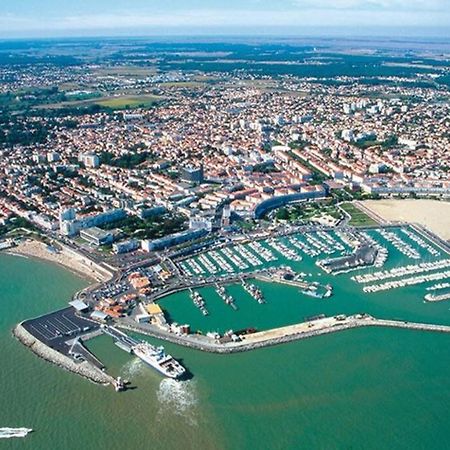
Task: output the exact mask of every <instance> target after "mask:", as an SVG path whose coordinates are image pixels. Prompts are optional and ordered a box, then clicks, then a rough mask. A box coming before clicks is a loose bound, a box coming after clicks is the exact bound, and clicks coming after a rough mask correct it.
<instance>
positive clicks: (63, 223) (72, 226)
mask: <svg viewBox="0 0 450 450" xmlns="http://www.w3.org/2000/svg"><path fill="white" fill-rule="evenodd" d="M126 216H127V213H126V212H125V210H123V209H121V208H120V209H111V210H109V211H105V212H103V213H100V214H95V215H90V216H86V217H83V218H81V219H76V215H75V211H74V210H72V209H71V208H70V209H69V210H65V211H63V212H60V216H59V220H60V222H59V231H60V233H61V234H63V235H64V236H75V235H76V234H78V232H79V231H81V230H84V229H86V228H92V227H101V226H103V225H106V224H108V223H112V222H116V221H118V220H121V219H124V218H125V217H126ZM66 217H71V218H70V219H66Z"/></svg>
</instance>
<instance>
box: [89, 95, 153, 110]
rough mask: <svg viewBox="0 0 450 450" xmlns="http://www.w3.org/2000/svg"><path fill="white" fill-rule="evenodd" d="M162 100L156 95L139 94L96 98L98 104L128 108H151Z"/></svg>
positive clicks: (113, 107)
mask: <svg viewBox="0 0 450 450" xmlns="http://www.w3.org/2000/svg"><path fill="white" fill-rule="evenodd" d="M160 100H161V97H157V96H156V95H137V96H129V95H125V96H122V97H110V98H103V99H98V100H95V101H94V102H93V103H95V104H96V105H100V106H104V107H105V108H111V109H128V108H139V107H142V108H149V107H151V106H154V105H156V104H157V103H158V102H159V101H160Z"/></svg>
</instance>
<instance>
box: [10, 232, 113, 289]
mask: <svg viewBox="0 0 450 450" xmlns="http://www.w3.org/2000/svg"><path fill="white" fill-rule="evenodd" d="M58 246H59V247H60V249H58V250H59V251H58V252H57V253H53V252H50V251H49V250H48V249H47V244H44V243H43V242H40V241H37V240H34V239H31V240H30V239H25V240H22V241H20V242H19V243H18V244H17V245H16V246H15V247H13V248H11V249H9V250H7V251H5V252H4V253H5V254H6V255H10V256H16V257H21V258H34V259H37V260H39V261H45V262H48V263H51V264H56V265H58V266H60V267H62V268H64V269H66V270H69V271H70V272H72V273H73V274H75V275H77V276H78V277H81V278H82V279H84V280H87V281H89V282H94V283H98V282H105V281H107V280H108V279H110V278H111V277H112V274H111V273H109V272H108V271H107V270H106V269H103V268H100V267H99V266H98V264H96V263H94V262H93V261H91V260H89V259H88V258H87V257H84V256H82V255H80V254H78V253H76V252H75V251H73V250H70V249H68V248H67V247H65V246H64V245H62V244H59V243H58Z"/></svg>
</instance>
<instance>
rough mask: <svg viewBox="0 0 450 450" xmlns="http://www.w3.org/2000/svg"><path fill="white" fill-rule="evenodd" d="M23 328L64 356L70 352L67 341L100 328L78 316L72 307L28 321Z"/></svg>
mask: <svg viewBox="0 0 450 450" xmlns="http://www.w3.org/2000/svg"><path fill="white" fill-rule="evenodd" d="M23 326H24V328H25V329H26V330H27V331H28V332H29V333H31V334H32V335H33V336H34V337H36V338H37V339H39V340H40V341H41V342H43V343H44V344H46V345H48V346H49V347H51V348H54V349H55V350H58V351H60V352H62V353H64V354H67V352H68V350H69V346H68V345H67V344H66V341H68V340H71V339H73V338H75V337H77V336H79V335H80V334H84V333H89V332H92V331H94V330H96V329H97V328H98V325H97V324H95V323H93V322H91V321H88V320H86V319H83V318H81V317H78V316H76V315H75V310H74V309H73V308H72V307H69V308H65V309H61V310H59V311H55V312H52V313H50V314H47V315H45V316H42V317H38V318H36V319H31V320H27V321H25V322H24V323H23Z"/></svg>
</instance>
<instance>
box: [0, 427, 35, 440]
mask: <svg viewBox="0 0 450 450" xmlns="http://www.w3.org/2000/svg"><path fill="white" fill-rule="evenodd" d="M32 431H33V429H32V428H9V427H5V428H0V439H10V438H16V437H25V436H26V435H27V434H28V433H31V432H32Z"/></svg>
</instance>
